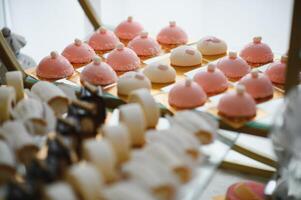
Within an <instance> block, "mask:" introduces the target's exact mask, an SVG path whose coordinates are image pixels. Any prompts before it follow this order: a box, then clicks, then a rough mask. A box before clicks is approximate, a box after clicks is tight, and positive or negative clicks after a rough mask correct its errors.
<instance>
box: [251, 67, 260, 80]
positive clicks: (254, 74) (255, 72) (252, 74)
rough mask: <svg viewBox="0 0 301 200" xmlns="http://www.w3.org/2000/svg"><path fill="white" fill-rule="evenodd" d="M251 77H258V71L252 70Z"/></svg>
mask: <svg viewBox="0 0 301 200" xmlns="http://www.w3.org/2000/svg"><path fill="white" fill-rule="evenodd" d="M251 76H252V78H258V76H259V72H258V70H257V69H253V70H252V71H251Z"/></svg>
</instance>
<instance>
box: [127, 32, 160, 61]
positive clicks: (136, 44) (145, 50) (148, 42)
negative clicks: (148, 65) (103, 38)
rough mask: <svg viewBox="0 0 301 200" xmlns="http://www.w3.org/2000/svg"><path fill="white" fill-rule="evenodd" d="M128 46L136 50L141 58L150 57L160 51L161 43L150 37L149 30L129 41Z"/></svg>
mask: <svg viewBox="0 0 301 200" xmlns="http://www.w3.org/2000/svg"><path fill="white" fill-rule="evenodd" d="M127 46H128V48H130V49H132V50H133V51H135V53H136V54H137V55H138V56H139V57H140V58H150V57H153V56H157V55H159V53H160V45H159V44H158V42H157V41H156V40H154V39H153V38H151V37H149V35H148V33H147V32H142V33H140V35H138V36H136V37H135V38H134V39H133V40H131V41H130V42H129V43H128V45H127Z"/></svg>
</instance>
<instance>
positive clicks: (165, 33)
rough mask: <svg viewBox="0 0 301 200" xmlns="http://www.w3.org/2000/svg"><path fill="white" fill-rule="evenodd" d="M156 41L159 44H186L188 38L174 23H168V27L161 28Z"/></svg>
mask: <svg viewBox="0 0 301 200" xmlns="http://www.w3.org/2000/svg"><path fill="white" fill-rule="evenodd" d="M157 41H158V42H159V43H161V44H177V45H178V44H186V43H187V41H188V36H187V34H186V32H185V31H184V30H183V29H182V28H181V27H179V26H177V25H176V24H175V22H170V24H169V26H167V27H165V28H163V29H162V30H161V31H160V32H159V34H158V35H157Z"/></svg>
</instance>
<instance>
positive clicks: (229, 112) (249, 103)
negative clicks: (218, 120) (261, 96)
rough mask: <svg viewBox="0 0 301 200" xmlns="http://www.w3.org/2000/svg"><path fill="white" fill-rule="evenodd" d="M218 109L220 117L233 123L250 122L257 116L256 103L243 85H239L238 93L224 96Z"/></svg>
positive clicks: (232, 92)
mask: <svg viewBox="0 0 301 200" xmlns="http://www.w3.org/2000/svg"><path fill="white" fill-rule="evenodd" d="M217 109H218V114H219V115H221V116H222V117H225V118H227V119H230V120H233V121H243V120H250V119H252V118H253V117H255V116H256V102H255V101H254V99H253V97H252V96H251V95H250V94H248V93H247V92H246V91H245V87H244V86H243V85H237V87H236V91H235V90H233V91H229V92H227V93H226V94H224V95H223V96H222V97H221V99H220V100H219V102H218V106H217Z"/></svg>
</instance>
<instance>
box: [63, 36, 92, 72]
mask: <svg viewBox="0 0 301 200" xmlns="http://www.w3.org/2000/svg"><path fill="white" fill-rule="evenodd" d="M62 55H63V56H64V57H65V58H67V59H68V60H69V62H70V63H71V64H72V65H73V66H74V67H81V66H83V65H86V64H88V63H90V62H91V61H92V59H93V58H94V57H95V55H96V54H95V52H94V50H93V49H92V48H91V47H90V46H89V45H88V44H87V43H84V42H82V41H81V40H79V39H75V40H74V43H72V44H70V45H68V46H67V47H66V48H65V49H64V51H63V52H62Z"/></svg>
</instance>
